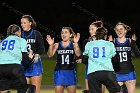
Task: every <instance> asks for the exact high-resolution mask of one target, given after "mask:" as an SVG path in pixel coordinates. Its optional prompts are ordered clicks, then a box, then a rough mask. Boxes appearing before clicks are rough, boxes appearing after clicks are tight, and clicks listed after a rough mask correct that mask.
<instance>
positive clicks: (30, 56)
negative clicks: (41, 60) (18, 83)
mask: <svg viewBox="0 0 140 93" xmlns="http://www.w3.org/2000/svg"><path fill="white" fill-rule="evenodd" d="M28 56H29V58H30V59H32V58H33V57H34V54H33V50H31V49H30V50H29V55H28Z"/></svg>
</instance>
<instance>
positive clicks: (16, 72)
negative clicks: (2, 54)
mask: <svg viewBox="0 0 140 93" xmlns="http://www.w3.org/2000/svg"><path fill="white" fill-rule="evenodd" d="M13 67H14V69H13V71H12V74H13V82H12V84H11V88H12V89H17V93H26V91H27V88H28V85H27V81H26V77H25V75H24V72H23V69H22V67H21V65H17V64H15V65H13Z"/></svg>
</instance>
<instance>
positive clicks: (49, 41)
mask: <svg viewBox="0 0 140 93" xmlns="http://www.w3.org/2000/svg"><path fill="white" fill-rule="evenodd" d="M46 41H47V42H48V44H49V45H53V44H54V38H51V36H50V35H47V37H46Z"/></svg>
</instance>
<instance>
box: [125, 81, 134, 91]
mask: <svg viewBox="0 0 140 93" xmlns="http://www.w3.org/2000/svg"><path fill="white" fill-rule="evenodd" d="M125 84H126V87H127V90H128V93H135V88H136V80H128V81H126V82H125Z"/></svg>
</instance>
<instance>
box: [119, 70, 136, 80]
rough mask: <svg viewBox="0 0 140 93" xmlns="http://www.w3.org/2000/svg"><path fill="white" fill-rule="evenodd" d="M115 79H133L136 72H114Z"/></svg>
mask: <svg viewBox="0 0 140 93" xmlns="http://www.w3.org/2000/svg"><path fill="white" fill-rule="evenodd" d="M116 77H117V81H118V82H123V81H127V80H135V79H136V73H135V71H132V72H129V73H128V74H116Z"/></svg>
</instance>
